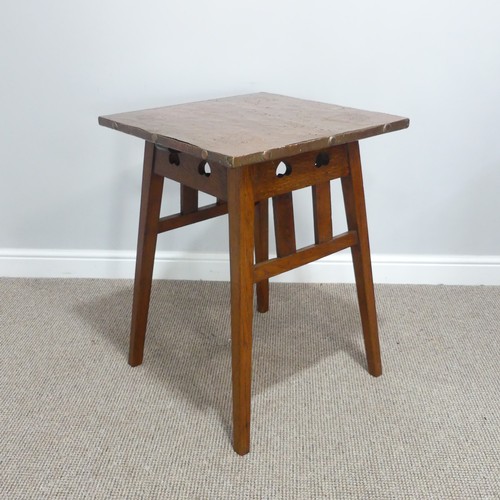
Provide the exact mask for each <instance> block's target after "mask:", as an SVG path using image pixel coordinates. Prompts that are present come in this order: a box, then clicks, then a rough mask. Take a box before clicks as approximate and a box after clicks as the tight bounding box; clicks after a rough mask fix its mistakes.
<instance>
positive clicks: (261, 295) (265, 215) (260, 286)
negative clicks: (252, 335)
mask: <svg viewBox="0 0 500 500" xmlns="http://www.w3.org/2000/svg"><path fill="white" fill-rule="evenodd" d="M268 259H269V200H262V201H259V202H258V203H257V204H256V205H255V262H257V263H258V262H263V261H266V260H268ZM256 289H257V311H259V312H261V313H265V312H267V311H268V310H269V280H262V281H260V282H259V283H257V287H256Z"/></svg>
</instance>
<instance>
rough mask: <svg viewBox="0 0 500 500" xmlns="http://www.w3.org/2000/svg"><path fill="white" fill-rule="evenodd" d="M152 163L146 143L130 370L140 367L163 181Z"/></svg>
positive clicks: (152, 148)
mask: <svg viewBox="0 0 500 500" xmlns="http://www.w3.org/2000/svg"><path fill="white" fill-rule="evenodd" d="M154 163H155V146H154V144H152V143H150V142H146V147H145V152H144V170H143V176H142V193H141V211H140V217H139V237H138V241H137V257H136V265H135V281H134V300H133V305H132V325H131V330H130V349H129V358H128V362H129V364H130V365H131V366H137V365H140V364H141V363H142V358H143V354H144V339H145V336H146V326H147V323H148V311H149V299H150V296H151V281H152V279H153V265H154V258H155V250H156V239H157V236H158V220H159V217H160V207H161V198H162V193H163V177H162V176H159V175H157V174H155V173H154Z"/></svg>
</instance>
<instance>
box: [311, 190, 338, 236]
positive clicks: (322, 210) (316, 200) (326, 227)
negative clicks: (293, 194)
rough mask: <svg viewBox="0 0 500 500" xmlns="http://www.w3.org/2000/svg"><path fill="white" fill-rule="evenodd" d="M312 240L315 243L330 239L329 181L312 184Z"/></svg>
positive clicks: (331, 234) (330, 203)
mask: <svg viewBox="0 0 500 500" xmlns="http://www.w3.org/2000/svg"><path fill="white" fill-rule="evenodd" d="M312 199H313V217H314V242H315V243H316V244H318V243H323V242H325V241H328V240H331V239H332V237H333V227H332V197H331V192H330V181H327V182H321V183H320V184H316V185H315V186H312Z"/></svg>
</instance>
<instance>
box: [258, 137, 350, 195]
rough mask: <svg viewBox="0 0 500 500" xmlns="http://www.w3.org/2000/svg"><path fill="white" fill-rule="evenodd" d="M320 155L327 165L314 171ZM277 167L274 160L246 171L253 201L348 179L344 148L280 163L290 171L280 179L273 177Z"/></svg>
mask: <svg viewBox="0 0 500 500" xmlns="http://www.w3.org/2000/svg"><path fill="white" fill-rule="evenodd" d="M320 153H326V154H327V155H328V157H329V162H328V164H327V165H322V166H320V167H316V166H315V163H316V159H317V158H318V155H319V154H320ZM280 163H281V161H280V160H274V161H269V162H265V163H258V164H256V165H252V166H251V167H250V168H251V177H252V183H253V190H254V197H255V200H256V201H260V200H264V199H266V198H271V197H272V196H277V195H280V194H284V193H288V192H290V191H294V190H295V189H301V188H304V187H308V186H313V185H315V184H319V183H321V182H326V181H329V180H332V179H338V178H339V177H345V176H346V175H349V163H348V156H347V149H346V147H345V146H344V145H342V146H335V147H333V148H326V149H323V150H320V151H311V152H308V153H303V154H300V155H296V156H290V157H289V158H286V159H284V160H283V163H285V164H286V165H288V166H289V167H290V168H291V171H290V173H289V174H285V175H283V176H282V177H278V176H277V175H276V169H277V167H278V165H279V164H280Z"/></svg>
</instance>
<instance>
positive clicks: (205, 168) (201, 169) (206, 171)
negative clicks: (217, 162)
mask: <svg viewBox="0 0 500 500" xmlns="http://www.w3.org/2000/svg"><path fill="white" fill-rule="evenodd" d="M198 173H199V174H200V175H204V176H205V177H210V174H211V173H212V169H211V168H210V165H209V164H208V163H207V162H206V161H202V162H201V163H200V164H199V165H198Z"/></svg>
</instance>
